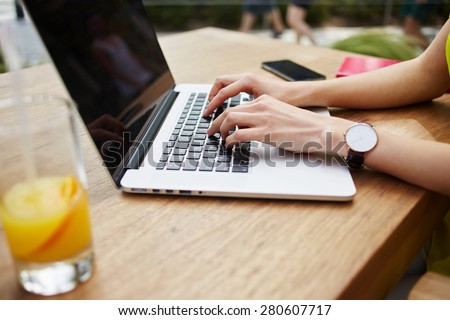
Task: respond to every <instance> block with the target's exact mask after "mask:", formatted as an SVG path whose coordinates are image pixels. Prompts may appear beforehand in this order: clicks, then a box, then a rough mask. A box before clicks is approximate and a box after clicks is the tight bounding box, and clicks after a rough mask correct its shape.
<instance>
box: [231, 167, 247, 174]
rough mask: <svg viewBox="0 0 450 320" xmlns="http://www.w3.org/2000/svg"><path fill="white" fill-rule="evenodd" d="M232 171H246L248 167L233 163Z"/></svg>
mask: <svg viewBox="0 0 450 320" xmlns="http://www.w3.org/2000/svg"><path fill="white" fill-rule="evenodd" d="M232 171H233V172H238V173H247V172H248V167H247V166H239V165H234V166H233V170H232Z"/></svg>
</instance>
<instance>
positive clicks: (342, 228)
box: [0, 28, 450, 299]
mask: <svg viewBox="0 0 450 320" xmlns="http://www.w3.org/2000/svg"><path fill="white" fill-rule="evenodd" d="M161 45H162V48H163V50H164V51H165V53H166V57H167V60H168V62H169V65H170V67H171V70H172V72H173V73H174V76H175V79H176V80H177V82H198V83H202V82H212V81H213V80H214V79H215V77H216V76H218V75H221V74H224V73H237V72H244V71H251V72H256V73H260V74H268V73H266V72H265V71H263V70H261V68H260V65H261V62H262V61H265V60H272V59H281V58H287V59H291V60H294V61H296V62H298V63H300V64H304V65H306V66H309V67H311V68H313V69H315V70H317V71H318V72H321V73H324V74H326V75H328V77H334V74H335V72H336V70H337V68H338V66H339V65H340V64H341V62H342V61H343V59H344V57H345V56H347V55H348V53H344V52H339V51H334V50H329V49H323V48H315V47H302V46H298V45H295V44H288V43H283V42H280V41H279V40H271V39H265V38H260V37H255V36H252V35H246V34H240V33H236V32H230V31H224V30H219V29H213V28H207V29H201V30H197V31H192V32H187V33H181V34H174V35H170V36H165V37H163V38H161ZM23 77H24V79H25V81H26V87H27V91H28V92H51V93H58V94H65V91H64V90H63V89H62V85H61V82H60V80H59V78H57V77H56V76H55V72H54V69H53V67H52V66H51V65H44V66H39V67H34V68H30V69H27V70H25V72H24V75H23ZM9 78H10V75H8V74H5V75H2V76H0V97H4V96H6V95H8V94H9V91H10V87H9V83H8V79H9ZM332 113H333V114H334V115H336V116H342V117H345V118H349V119H353V120H355V121H356V120H360V121H370V122H372V123H375V124H376V125H377V126H378V127H383V128H387V129H391V130H393V131H396V132H399V133H402V134H405V135H410V136H414V137H420V138H425V139H435V140H439V141H443V142H447V143H449V142H450V135H449V132H450V130H449V128H450V121H449V119H450V96H449V95H446V96H443V97H442V98H439V99H437V100H435V101H434V102H432V103H431V102H430V103H427V105H426V107H424V106H423V105H420V106H411V107H405V108H399V109H395V110H375V111H364V112H362V111H360V112H358V111H346V110H338V109H335V110H332ZM82 144H83V145H82V148H83V151H84V155H85V162H86V167H87V169H86V170H87V174H88V178H89V183H90V185H89V193H90V197H91V209H92V223H93V232H94V246H95V253H96V259H97V260H96V272H95V274H94V276H93V278H92V279H91V280H90V281H89V282H88V283H86V284H83V285H82V286H80V287H79V288H78V289H76V290H75V291H73V292H71V293H68V294H65V295H61V296H58V298H61V299H336V298H383V297H384V296H385V295H386V293H387V292H388V291H389V290H390V289H391V288H392V287H393V285H394V284H395V283H396V282H397V280H398V279H399V278H400V277H401V275H402V273H403V272H404V271H405V270H406V268H407V267H408V265H409V263H410V262H411V260H412V259H413V258H414V256H415V254H416V253H417V252H418V251H419V249H420V248H421V246H422V245H423V244H424V243H425V241H426V239H428V238H429V237H430V235H431V232H432V230H433V229H434V227H435V226H436V224H437V222H438V221H439V220H440V219H441V218H442V216H443V215H444V213H445V212H446V210H447V208H448V206H449V199H448V198H446V197H443V196H440V195H437V194H434V193H431V192H429V191H426V190H423V189H421V188H418V187H415V186H412V185H410V184H408V183H404V182H402V181H400V180H398V179H396V178H392V177H389V176H387V175H385V174H381V173H377V172H374V171H371V170H368V169H366V170H361V171H354V172H352V176H353V179H354V181H355V184H356V187H357V190H358V192H357V195H356V197H355V199H354V200H353V201H352V202H348V203H334V202H331V203H330V202H314V201H275V200H253V199H247V200H246V199H233V198H229V199H227V198H200V197H181V196H157V195H129V194H124V193H122V192H120V191H117V190H115V189H114V188H113V185H112V183H111V182H110V181H109V179H108V176H107V173H106V172H105V171H103V170H102V168H101V166H100V158H99V157H98V156H97V154H96V151H94V146H93V145H92V144H91V143H90V141H89V140H88V139H87V136H86V133H84V134H83V139H82ZM268 183H270V182H268ZM0 233H1V234H0V237H1V238H0V239H1V240H0V270H1V272H0V298H7V299H22V298H34V296H32V295H29V294H26V293H24V292H23V291H21V290H20V289H19V288H18V286H17V285H16V281H15V278H14V269H13V264H12V260H11V258H10V256H9V252H8V249H7V245H6V243H5V238H4V235H3V230H0Z"/></svg>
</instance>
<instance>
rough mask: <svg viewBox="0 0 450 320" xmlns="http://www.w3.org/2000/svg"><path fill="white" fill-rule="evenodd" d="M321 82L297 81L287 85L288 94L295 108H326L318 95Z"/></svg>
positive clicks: (290, 102)
mask: <svg viewBox="0 0 450 320" xmlns="http://www.w3.org/2000/svg"><path fill="white" fill-rule="evenodd" d="M319 82H321V81H297V82H291V83H290V84H289V92H288V93H289V94H288V95H287V96H288V97H290V100H291V101H288V103H289V104H292V105H294V106H297V107H311V106H326V105H325V104H324V103H323V101H322V98H321V96H323V95H320V94H319V93H320V90H319V88H318V87H320V86H319Z"/></svg>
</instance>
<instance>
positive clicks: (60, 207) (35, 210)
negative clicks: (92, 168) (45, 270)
mask: <svg viewBox="0 0 450 320" xmlns="http://www.w3.org/2000/svg"><path fill="white" fill-rule="evenodd" d="M0 215H1V218H2V220H3V226H4V230H5V233H6V236H7V238H8V242H9V247H10V249H11V252H12V255H13V256H14V258H15V259H16V260H19V261H22V262H37V263H49V262H55V261H62V260H65V259H69V258H71V257H73V256H76V255H78V254H80V253H81V252H83V251H84V250H86V249H88V248H89V247H90V244H91V227H90V222H89V221H90V220H89V205H88V196H87V192H86V190H85V189H84V188H83V187H82V186H81V184H80V183H79V182H78V181H77V180H76V179H75V178H74V177H73V176H66V177H44V178H38V179H35V180H32V181H29V182H21V183H17V184H15V185H14V186H13V187H11V188H10V189H9V190H8V191H7V192H6V193H5V194H4V195H3V197H2V199H1V202H0Z"/></svg>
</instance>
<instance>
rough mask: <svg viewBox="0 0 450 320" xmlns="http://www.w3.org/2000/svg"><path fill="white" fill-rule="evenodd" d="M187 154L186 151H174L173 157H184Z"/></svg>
mask: <svg viewBox="0 0 450 320" xmlns="http://www.w3.org/2000/svg"><path fill="white" fill-rule="evenodd" d="M186 152H187V150H186V149H174V150H173V155H174V156H184V155H185V154H186Z"/></svg>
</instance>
